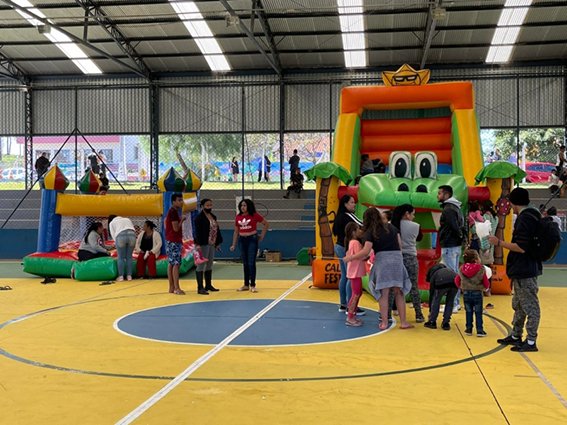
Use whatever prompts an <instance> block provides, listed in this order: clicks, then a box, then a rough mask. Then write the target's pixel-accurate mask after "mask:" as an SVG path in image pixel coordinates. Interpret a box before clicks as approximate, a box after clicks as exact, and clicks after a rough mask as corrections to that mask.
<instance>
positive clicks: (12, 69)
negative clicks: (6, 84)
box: [0, 51, 29, 86]
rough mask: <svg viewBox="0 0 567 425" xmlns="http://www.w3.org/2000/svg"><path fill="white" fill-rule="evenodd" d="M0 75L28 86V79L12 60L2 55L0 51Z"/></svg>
mask: <svg viewBox="0 0 567 425" xmlns="http://www.w3.org/2000/svg"><path fill="white" fill-rule="evenodd" d="M0 75H3V76H4V77H8V78H10V79H12V80H16V81H18V82H20V83H22V84H23V85H26V86H27V85H28V82H29V77H28V76H27V75H26V74H25V73H24V71H22V70H21V69H20V68H19V67H18V66H16V65H15V64H14V61H13V59H10V58H9V57H8V56H6V55H4V53H2V52H1V51H0Z"/></svg>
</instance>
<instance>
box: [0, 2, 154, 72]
mask: <svg viewBox="0 0 567 425" xmlns="http://www.w3.org/2000/svg"><path fill="white" fill-rule="evenodd" d="M0 1H3V2H4V3H6V4H7V5H8V6H11V7H12V8H13V9H14V10H19V11H21V12H23V13H25V14H26V15H29V16H30V17H32V18H33V19H35V20H37V21H39V22H41V23H42V24H44V25H47V26H50V27H52V28H56V29H57V30H58V31H60V32H61V33H63V34H65V35H66V36H67V37H69V38H70V39H71V40H73V41H74V42H75V43H77V44H80V45H82V46H84V47H87V48H88V49H90V50H92V51H94V52H97V53H98V54H99V55H102V56H104V57H105V58H107V59H110V60H111V61H113V62H115V63H118V64H120V65H122V66H123V67H125V68H128V69H129V70H131V71H133V72H134V73H136V74H138V75H139V76H141V77H144V78H147V77H146V76H145V75H144V73H143V72H141V71H140V70H139V69H138V68H137V67H134V66H132V65H130V64H129V63H126V62H124V61H122V60H120V59H116V58H115V57H114V56H112V55H111V54H109V53H106V52H105V51H104V50H101V49H99V48H98V47H96V46H94V45H92V44H91V43H89V42H88V41H86V40H83V39H82V38H79V37H77V36H76V35H74V34H72V33H70V32H69V31H66V30H64V29H63V28H61V26H59V25H57V24H54V23H53V22H51V21H50V20H49V19H44V18H42V17H41V16H37V15H36V14H35V13H33V12H32V11H30V10H29V9H28V8H26V7H22V6H20V5H19V4H17V3H14V2H13V1H11V0H0ZM79 24H80V25H82V24H81V23H79ZM30 25H31V24H28V25H27V27H29V26H30Z"/></svg>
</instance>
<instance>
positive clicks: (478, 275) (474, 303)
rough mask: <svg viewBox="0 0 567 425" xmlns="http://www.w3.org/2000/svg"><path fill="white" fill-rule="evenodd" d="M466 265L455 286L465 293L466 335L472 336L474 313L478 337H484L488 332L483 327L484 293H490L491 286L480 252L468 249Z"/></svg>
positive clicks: (461, 269) (462, 267)
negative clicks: (481, 261) (481, 262)
mask: <svg viewBox="0 0 567 425" xmlns="http://www.w3.org/2000/svg"><path fill="white" fill-rule="evenodd" d="M464 260H465V264H463V265H462V266H461V268H460V269H459V274H458V275H457V277H456V278H455V284H456V285H457V286H458V287H459V288H461V290H462V291H463V299H464V302H465V312H466V325H465V334H466V335H469V336H470V335H472V327H473V313H474V315H475V321H476V336H478V337H484V336H486V332H485V331H484V328H483V326H482V295H483V294H482V293H483V291H485V292H486V291H488V290H489V288H490V284H489V283H488V278H487V277H486V270H485V268H484V266H483V265H482V264H480V257H479V255H478V252H476V251H475V250H473V249H467V250H466V251H465V254H464Z"/></svg>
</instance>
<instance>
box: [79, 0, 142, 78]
mask: <svg viewBox="0 0 567 425" xmlns="http://www.w3.org/2000/svg"><path fill="white" fill-rule="evenodd" d="M75 1H76V2H77V4H78V5H80V6H81V7H82V8H83V9H85V23H86V22H88V17H89V16H90V17H92V18H94V20H95V21H96V22H97V23H98V25H100V26H101V27H102V28H103V29H104V31H105V32H106V33H107V34H108V35H109V36H110V37H111V38H112V39H113V40H114V41H115V42H116V44H117V45H118V46H119V47H120V50H122V51H123V52H124V53H125V54H126V56H127V57H128V58H129V59H130V60H131V61H132V62H134V63H135V64H136V67H137V68H138V70H139V71H140V72H141V73H142V74H143V75H144V76H145V77H146V78H147V79H150V78H151V71H150V70H149V68H148V67H147V66H146V64H145V63H144V60H143V59H142V58H141V56H140V55H139V54H138V53H137V52H136V50H135V49H134V47H132V45H131V44H130V42H129V41H128V40H127V39H126V37H125V36H124V34H122V32H121V31H120V30H119V29H118V28H117V27H116V25H115V24H114V23H113V22H112V20H111V19H110V18H109V17H108V16H107V15H106V13H105V12H104V10H102V8H101V7H100V6H98V5H97V4H94V2H92V1H91V0H75ZM87 29H88V25H85V32H84V37H83V39H84V40H88V38H87ZM115 57H116V56H115Z"/></svg>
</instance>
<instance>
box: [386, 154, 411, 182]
mask: <svg viewBox="0 0 567 425" xmlns="http://www.w3.org/2000/svg"><path fill="white" fill-rule="evenodd" d="M389 168H390V177H400V178H406V179H410V178H411V153H410V152H405V151H394V152H392V153H391V154H390V165H389Z"/></svg>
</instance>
